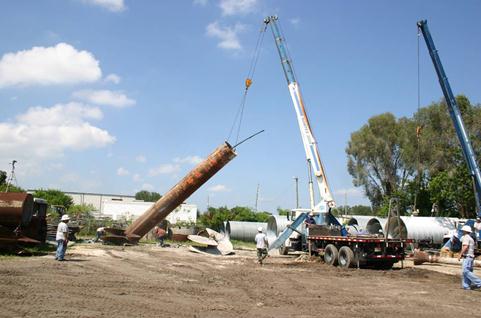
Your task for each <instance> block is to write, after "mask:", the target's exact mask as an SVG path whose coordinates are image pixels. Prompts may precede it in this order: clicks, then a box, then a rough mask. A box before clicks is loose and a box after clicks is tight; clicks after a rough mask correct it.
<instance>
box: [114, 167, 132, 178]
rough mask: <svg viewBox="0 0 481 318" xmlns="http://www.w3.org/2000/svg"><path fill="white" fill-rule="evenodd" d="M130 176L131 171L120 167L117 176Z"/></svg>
mask: <svg viewBox="0 0 481 318" xmlns="http://www.w3.org/2000/svg"><path fill="white" fill-rule="evenodd" d="M129 174H130V172H129V170H127V169H125V168H123V167H120V168H118V169H117V175H118V176H128V175H129Z"/></svg>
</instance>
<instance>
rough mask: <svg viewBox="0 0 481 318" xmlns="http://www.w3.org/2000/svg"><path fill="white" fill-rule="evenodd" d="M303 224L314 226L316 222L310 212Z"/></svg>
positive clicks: (312, 213)
mask: <svg viewBox="0 0 481 318" xmlns="http://www.w3.org/2000/svg"><path fill="white" fill-rule="evenodd" d="M304 223H306V225H307V224H316V220H315V219H314V212H310V213H309V215H308V216H307V218H306V220H305V221H304Z"/></svg>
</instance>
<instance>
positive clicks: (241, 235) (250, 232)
mask: <svg viewBox="0 0 481 318" xmlns="http://www.w3.org/2000/svg"><path fill="white" fill-rule="evenodd" d="M259 227H262V231H263V232H264V233H266V230H267V223H264V222H240V221H227V224H226V234H227V235H228V237H229V238H230V239H231V240H239V241H246V242H255V240H254V239H255V237H256V234H257V228H259Z"/></svg>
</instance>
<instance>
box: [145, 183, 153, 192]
mask: <svg viewBox="0 0 481 318" xmlns="http://www.w3.org/2000/svg"><path fill="white" fill-rule="evenodd" d="M142 190H147V191H152V190H154V186H153V185H151V184H150V183H144V184H142Z"/></svg>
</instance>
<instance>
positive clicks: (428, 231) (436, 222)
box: [385, 216, 456, 244]
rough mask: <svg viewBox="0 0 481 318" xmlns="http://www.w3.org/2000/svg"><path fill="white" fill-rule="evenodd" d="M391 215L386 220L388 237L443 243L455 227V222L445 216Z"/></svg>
mask: <svg viewBox="0 0 481 318" xmlns="http://www.w3.org/2000/svg"><path fill="white" fill-rule="evenodd" d="M399 221H400V222H399V224H398V220H397V217H391V218H389V220H388V221H387V222H386V225H385V228H386V229H388V233H387V235H388V237H389V238H408V239H413V240H414V241H415V242H419V241H430V242H431V243H433V244H443V239H444V236H445V235H446V234H449V232H450V231H452V230H455V229H456V222H455V221H454V220H453V219H450V218H445V217H423V216H401V217H400V220H399Z"/></svg>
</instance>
